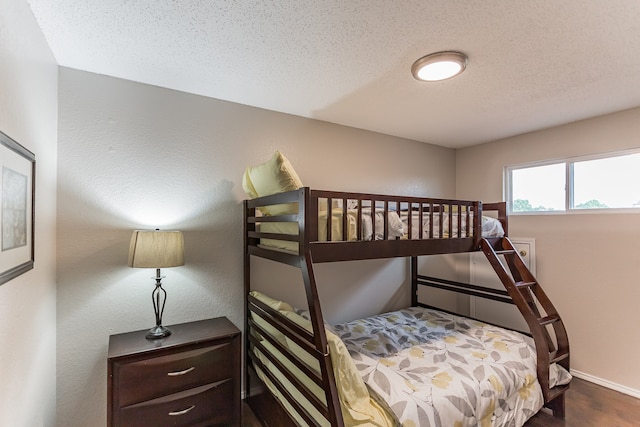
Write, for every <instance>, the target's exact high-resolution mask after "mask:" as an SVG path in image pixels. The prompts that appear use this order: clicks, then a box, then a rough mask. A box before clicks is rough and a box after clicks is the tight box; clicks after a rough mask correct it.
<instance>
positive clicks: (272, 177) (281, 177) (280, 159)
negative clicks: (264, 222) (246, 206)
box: [242, 150, 303, 215]
mask: <svg viewBox="0 0 640 427" xmlns="http://www.w3.org/2000/svg"><path fill="white" fill-rule="evenodd" d="M300 187H303V185H302V181H300V178H299V177H298V174H297V173H296V171H295V170H294V169H293V166H291V163H290V162H289V160H288V159H287V158H286V157H285V156H284V154H282V153H281V152H280V151H278V150H276V152H275V153H274V154H273V156H272V157H271V159H269V160H267V161H266V162H264V163H262V164H260V165H257V166H250V167H248V168H247V169H246V170H245V172H244V176H243V177H242V188H243V189H244V191H245V193H247V195H248V196H249V197H250V198H252V199H255V198H256V197H263V196H270V195H271V194H276V193H283V192H285V191H292V190H297V189H298V188H300ZM260 210H261V211H262V212H263V213H264V214H266V215H283V214H291V213H297V212H298V206H297V204H296V203H288V204H285V205H274V206H269V207H268V208H263V209H260Z"/></svg>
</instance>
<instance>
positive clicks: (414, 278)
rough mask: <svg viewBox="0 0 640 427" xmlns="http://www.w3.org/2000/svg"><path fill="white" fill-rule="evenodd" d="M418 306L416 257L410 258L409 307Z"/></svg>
mask: <svg viewBox="0 0 640 427" xmlns="http://www.w3.org/2000/svg"><path fill="white" fill-rule="evenodd" d="M417 306H418V257H417V256H412V257H411V307H417Z"/></svg>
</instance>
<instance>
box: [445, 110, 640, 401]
mask: <svg viewBox="0 0 640 427" xmlns="http://www.w3.org/2000/svg"><path fill="white" fill-rule="evenodd" d="M639 134H640V109H634V110H628V111H623V112H620V113H617V114H611V115H607V116H602V117H599V118H595V119H591V120H585V121H582V122H577V123H573V124H570V125H566V126H561V127H557V128H552V129H548V130H543V131H539V132H533V133H529V134H526V135H521V136H519V137H514V138H509V139H506V140H502V141H497V142H494V143H490V144H484V145H480V146H477V147H470V148H466V149H463V150H459V151H458V152H457V153H456V157H457V162H456V171H457V174H456V176H457V178H456V185H457V195H458V196H459V197H462V198H464V197H469V196H471V195H473V196H474V197H478V198H481V199H484V200H498V199H500V198H501V196H502V194H501V191H502V176H503V170H504V167H505V166H507V165H514V164H519V163H526V162H533V161H538V160H548V159H557V158H566V157H571V156H580V155H587V154H595V153H606V152H614V151H619V150H623V149H629V148H639V147H640V143H639V142H638V135H639ZM639 214H640V213H639V212H633V213H610V214H606V213H593V212H585V213H572V214H555V215H554V214H552V215H519V216H512V217H511V219H510V221H509V231H510V234H511V235H512V236H520V237H534V238H535V239H536V254H537V260H536V262H537V276H538V279H539V280H540V283H541V284H542V286H543V288H544V289H545V291H546V292H547V293H548V294H549V296H550V297H551V300H552V301H553V303H554V305H556V308H557V309H558V311H559V312H560V315H561V316H562V318H563V320H564V322H565V325H566V327H567V330H568V333H569V340H570V344H571V366H572V368H573V369H575V370H577V371H578V374H579V375H582V376H584V377H585V378H587V379H590V380H593V381H596V382H600V383H602V384H604V385H607V386H609V387H612V388H616V389H618V390H621V391H623V392H625V393H628V394H632V395H635V396H639V397H640V370H638V369H637V366H638V357H637V355H638V353H640V342H639V341H638V340H637V339H635V338H634V336H633V335H631V336H630V335H629V333H632V334H637V332H635V329H634V328H636V327H637V325H639V324H640V311H638V309H637V307H638V299H639V298H640V287H639V286H638V284H639V280H638V277H640V263H638V260H639V259H640V246H639V245H638V241H639V240H640V227H639V226H638V224H639V221H638V219H639ZM636 336H637V335H636Z"/></svg>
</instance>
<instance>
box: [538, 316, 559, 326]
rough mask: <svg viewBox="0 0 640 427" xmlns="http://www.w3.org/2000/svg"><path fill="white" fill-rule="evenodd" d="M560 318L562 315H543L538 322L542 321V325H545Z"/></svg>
mask: <svg viewBox="0 0 640 427" xmlns="http://www.w3.org/2000/svg"><path fill="white" fill-rule="evenodd" d="M558 320H560V317H559V316H557V315H554V316H545V317H541V318H539V319H538V323H540V326H545V325H549V324H551V323H555V322H557V321H558Z"/></svg>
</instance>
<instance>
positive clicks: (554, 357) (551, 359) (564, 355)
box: [549, 351, 569, 364]
mask: <svg viewBox="0 0 640 427" xmlns="http://www.w3.org/2000/svg"><path fill="white" fill-rule="evenodd" d="M567 357H569V352H567V351H565V352H563V353H560V354H558V352H557V351H554V352H552V353H549V364H552V363H556V362H559V361H561V360H564V359H566V358H567Z"/></svg>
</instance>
